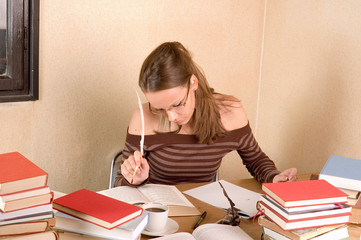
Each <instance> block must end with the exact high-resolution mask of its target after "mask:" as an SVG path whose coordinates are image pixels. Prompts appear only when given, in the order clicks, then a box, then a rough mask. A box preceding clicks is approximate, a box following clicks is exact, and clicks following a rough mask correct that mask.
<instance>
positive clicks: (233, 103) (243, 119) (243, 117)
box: [215, 95, 248, 131]
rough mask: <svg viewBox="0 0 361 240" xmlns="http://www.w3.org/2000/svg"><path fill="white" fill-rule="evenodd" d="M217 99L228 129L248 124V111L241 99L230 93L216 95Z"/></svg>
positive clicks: (224, 124)
mask: <svg viewBox="0 0 361 240" xmlns="http://www.w3.org/2000/svg"><path fill="white" fill-rule="evenodd" d="M215 99H216V102H217V105H218V107H219V113H220V114H221V120H222V123H223V126H224V127H225V128H226V130H228V131H231V130H234V129H238V128H242V127H244V126H246V125H247V124H248V118H247V114H246V111H245V110H244V107H243V105H242V103H241V101H240V100H239V99H237V98H236V97H233V96H229V95H215Z"/></svg>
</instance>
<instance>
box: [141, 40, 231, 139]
mask: <svg viewBox="0 0 361 240" xmlns="http://www.w3.org/2000/svg"><path fill="white" fill-rule="evenodd" d="M192 74H194V75H195V76H196V77H197V79H198V89H197V90H196V91H195V97H196V101H195V111H194V113H193V116H192V118H191V120H190V121H191V122H190V123H191V124H192V125H193V131H194V134H195V135H196V137H197V138H198V141H199V143H207V144H210V143H212V142H213V141H214V140H215V139H216V138H217V137H220V136H225V135H226V130H225V128H224V126H223V124H222V122H221V116H220V113H219V109H218V107H217V104H216V100H215V98H214V96H213V94H214V90H213V89H212V88H210V86H209V84H208V82H207V79H206V77H205V75H204V74H203V72H202V71H201V70H200V68H199V67H198V66H197V64H196V63H195V62H194V61H193V60H192V56H191V54H190V53H189V51H188V50H187V49H186V48H185V47H184V46H183V45H182V44H181V43H179V42H165V43H163V44H161V45H160V46H158V47H157V48H156V49H154V50H153V51H152V52H151V53H150V54H149V55H148V57H147V58H146V59H145V60H144V62H143V65H142V68H141V70H140V75H139V86H140V88H141V89H142V91H143V92H155V91H160V90H165V89H170V88H174V87H178V86H187V84H189V79H190V77H191V76H192Z"/></svg>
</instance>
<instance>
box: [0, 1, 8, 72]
mask: <svg viewBox="0 0 361 240" xmlns="http://www.w3.org/2000/svg"><path fill="white" fill-rule="evenodd" d="M6 2H7V1H6V0H0V75H4V74H5V73H6V26H7V20H6V19H7V17H6V16H7V14H6V12H7V11H6V9H7V8H6Z"/></svg>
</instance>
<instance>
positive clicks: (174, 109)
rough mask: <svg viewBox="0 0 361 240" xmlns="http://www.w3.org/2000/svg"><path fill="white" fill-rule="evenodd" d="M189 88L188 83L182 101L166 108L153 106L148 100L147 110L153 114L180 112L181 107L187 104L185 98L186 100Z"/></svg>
mask: <svg viewBox="0 0 361 240" xmlns="http://www.w3.org/2000/svg"><path fill="white" fill-rule="evenodd" d="M189 89H190V84H189V83H188V89H187V95H186V96H185V97H184V99H183V100H182V101H180V103H178V104H176V105H173V106H172V107H170V108H167V109H162V108H153V107H152V105H150V102H148V106H149V111H150V112H151V113H153V114H157V115H159V114H166V113H167V112H168V111H170V112H176V113H178V112H180V111H182V109H183V108H184V107H185V106H186V104H187V100H188V96H189Z"/></svg>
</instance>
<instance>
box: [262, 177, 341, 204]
mask: <svg viewBox="0 0 361 240" xmlns="http://www.w3.org/2000/svg"><path fill="white" fill-rule="evenodd" d="M262 190H263V191H264V192H265V193H266V194H267V195H268V196H270V197H271V198H272V199H274V200H275V201H276V202H278V203H279V204H281V205H282V206H283V207H300V206H308V205H321V204H330V203H346V202H347V194H346V193H344V192H342V191H341V190H340V189H338V188H337V187H335V186H333V185H331V184H330V183H328V182H327V181H325V180H306V181H296V182H278V183H263V184H262Z"/></svg>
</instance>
